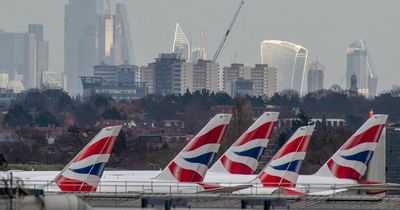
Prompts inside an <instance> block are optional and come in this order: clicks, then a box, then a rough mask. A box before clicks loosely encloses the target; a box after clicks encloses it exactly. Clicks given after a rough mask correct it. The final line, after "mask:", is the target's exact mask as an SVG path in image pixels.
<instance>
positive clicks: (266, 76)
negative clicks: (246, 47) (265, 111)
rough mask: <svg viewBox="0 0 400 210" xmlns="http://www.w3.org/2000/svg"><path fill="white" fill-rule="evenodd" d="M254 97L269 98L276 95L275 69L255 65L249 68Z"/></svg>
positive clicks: (263, 65)
mask: <svg viewBox="0 0 400 210" xmlns="http://www.w3.org/2000/svg"><path fill="white" fill-rule="evenodd" d="M250 80H251V81H252V82H253V86H254V87H253V89H254V93H253V94H254V95H255V96H267V97H271V96H273V95H274V93H276V68H274V67H269V66H268V65H267V64H256V65H255V66H254V67H252V68H251V77H250Z"/></svg>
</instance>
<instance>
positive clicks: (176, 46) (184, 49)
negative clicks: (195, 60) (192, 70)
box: [172, 23, 191, 62]
mask: <svg viewBox="0 0 400 210" xmlns="http://www.w3.org/2000/svg"><path fill="white" fill-rule="evenodd" d="M190 51H191V49H190V43H189V41H188V39H187V38H186V35H185V33H184V32H183V30H182V28H181V26H180V25H179V23H176V27H175V35H174V43H173V45H172V52H173V53H175V54H177V55H178V57H179V58H181V59H184V60H186V61H188V62H189V61H190V60H191V59H190V56H191V52H190Z"/></svg>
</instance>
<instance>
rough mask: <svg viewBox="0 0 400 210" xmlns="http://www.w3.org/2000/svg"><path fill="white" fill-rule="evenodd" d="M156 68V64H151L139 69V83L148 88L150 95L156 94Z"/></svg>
mask: <svg viewBox="0 0 400 210" xmlns="http://www.w3.org/2000/svg"><path fill="white" fill-rule="evenodd" d="M155 68H156V64H155V63H149V64H148V65H147V66H141V67H140V69H139V82H142V83H143V84H144V85H145V86H146V87H147V91H148V94H154V86H155V85H154V77H155Z"/></svg>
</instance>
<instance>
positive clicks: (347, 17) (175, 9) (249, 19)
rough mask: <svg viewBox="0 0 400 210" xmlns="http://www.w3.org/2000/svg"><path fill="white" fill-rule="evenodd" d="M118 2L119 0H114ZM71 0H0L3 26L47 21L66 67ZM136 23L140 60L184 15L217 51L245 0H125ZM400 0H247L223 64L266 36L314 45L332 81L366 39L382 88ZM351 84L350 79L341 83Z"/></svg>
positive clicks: (397, 31) (391, 60)
mask: <svg viewBox="0 0 400 210" xmlns="http://www.w3.org/2000/svg"><path fill="white" fill-rule="evenodd" d="M112 1H116V0H112ZM66 2H67V1H66V0H0V28H2V29H5V30H6V31H26V30H27V25H28V24H29V23H42V24H44V26H45V37H46V38H47V39H48V40H49V41H50V68H51V70H55V71H62V70H63V66H64V65H63V53H64V50H63V47H64V46H63V44H64V4H65V3H66ZM123 2H126V3H127V5H128V13H129V18H130V22H131V32H132V38H133V43H134V48H135V49H134V53H135V58H136V62H137V65H144V64H147V63H148V62H151V61H152V60H153V58H155V57H156V56H157V54H158V53H159V52H169V51H171V48H172V39H173V33H174V29H175V28H174V27H175V23H176V22H177V21H179V22H180V23H181V26H182V28H183V30H184V31H185V32H186V34H187V36H189V37H190V39H191V40H192V45H193V47H196V46H198V45H200V43H201V40H200V32H201V31H202V30H206V32H207V33H208V39H207V45H208V50H209V56H210V57H212V55H213V53H214V51H215V49H216V47H217V46H218V44H219V42H220V40H221V39H222V36H223V34H224V33H225V30H226V27H227V26H228V24H229V22H230V20H231V18H232V16H233V13H234V11H235V10H236V7H237V6H238V3H239V0H125V1H123ZM399 8H400V1H399V0H247V1H246V4H245V5H244V7H243V10H242V12H241V14H240V16H239V19H238V21H237V23H236V25H235V27H234V29H233V31H232V32H231V36H230V37H229V39H228V41H227V43H226V45H225V48H224V50H223V52H222V54H221V56H220V60H219V63H220V64H222V65H228V64H230V63H231V62H232V61H234V57H235V53H237V61H238V62H244V63H245V64H246V65H254V64H255V63H259V62H260V47H259V45H260V42H261V41H262V40H265V39H280V40H285V41H291V42H294V43H297V44H300V45H303V46H304V47H306V48H308V50H309V52H310V54H309V61H312V60H315V58H316V56H318V59H319V61H320V62H321V63H323V64H325V66H326V84H327V86H328V87H329V86H330V85H332V84H333V83H340V81H341V80H342V78H343V77H344V75H345V69H346V47H347V45H349V44H350V43H351V42H352V41H354V40H357V39H359V38H362V39H364V40H366V41H367V45H368V48H369V50H370V52H371V54H372V57H373V63H374V64H375V69H376V72H377V74H378V77H379V82H378V89H379V90H384V89H390V88H391V86H392V85H393V84H400V79H399V78H400V58H399V55H398V54H399V53H398V51H399V50H398V49H400V43H399V42H398V39H399V37H400V22H399V21H400V13H399V12H398V9H399ZM342 85H345V82H343V83H342Z"/></svg>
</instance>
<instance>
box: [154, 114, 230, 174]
mask: <svg viewBox="0 0 400 210" xmlns="http://www.w3.org/2000/svg"><path fill="white" fill-rule="evenodd" d="M231 117H232V115H231V114H217V115H215V116H214V117H213V118H212V119H211V120H210V121H209V122H208V124H207V125H206V126H205V127H204V128H203V129H202V130H201V131H200V132H199V133H198V134H197V135H196V136H195V137H194V138H193V139H192V140H191V141H190V142H189V144H188V145H186V147H185V148H183V150H182V151H181V152H180V153H179V154H178V155H177V156H176V157H175V158H174V159H173V160H172V161H171V162H170V163H169V164H168V166H167V167H166V168H165V169H164V170H163V171H162V172H161V173H160V174H159V175H158V176H156V177H155V178H154V179H156V180H164V181H174V182H176V181H178V182H202V181H203V179H204V176H205V174H206V172H207V169H208V167H209V164H210V163H211V162H212V160H213V158H214V156H215V154H216V153H217V152H218V149H219V147H220V144H221V141H222V139H223V137H224V134H225V132H226V129H227V127H228V124H229V122H230V120H231Z"/></svg>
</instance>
